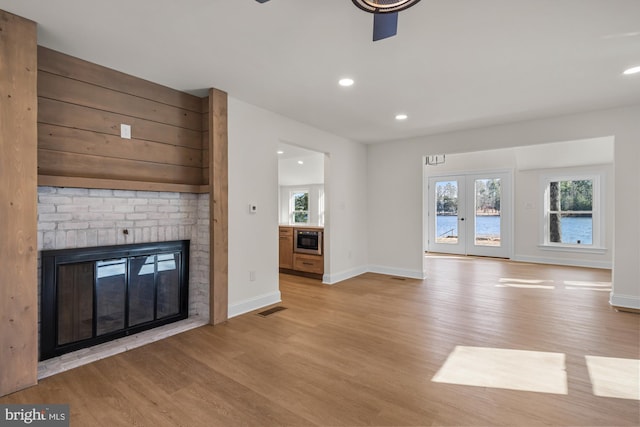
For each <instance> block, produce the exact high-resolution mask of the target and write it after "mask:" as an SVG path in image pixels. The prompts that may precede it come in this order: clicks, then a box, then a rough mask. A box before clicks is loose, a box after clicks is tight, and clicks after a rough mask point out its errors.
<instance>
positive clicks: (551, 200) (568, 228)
mask: <svg viewBox="0 0 640 427" xmlns="http://www.w3.org/2000/svg"><path fill="white" fill-rule="evenodd" d="M597 192H598V180H597V179H596V178H574V179H550V180H548V181H547V185H546V189H545V207H546V209H545V219H546V221H545V223H546V229H545V244H549V245H575V246H577V245H596V244H597V243H598V242H597V237H598V236H597V234H598V233H597V231H598V230H597V224H598V221H597V218H596V217H597V212H598V209H597V204H598V198H597V197H596V194H597Z"/></svg>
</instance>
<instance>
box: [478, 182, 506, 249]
mask: <svg viewBox="0 0 640 427" xmlns="http://www.w3.org/2000/svg"><path fill="white" fill-rule="evenodd" d="M474 192H475V204H474V215H475V217H474V221H473V222H474V233H473V234H474V239H475V242H474V244H475V245H478V246H491V247H495V246H501V239H500V237H501V234H502V233H501V230H500V228H501V227H500V226H501V215H500V213H501V210H500V199H501V179H500V178H491V179H488V178H484V179H476V180H474Z"/></svg>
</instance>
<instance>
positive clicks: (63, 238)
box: [55, 231, 67, 249]
mask: <svg viewBox="0 0 640 427" xmlns="http://www.w3.org/2000/svg"><path fill="white" fill-rule="evenodd" d="M66 244H67V233H66V232H64V231H56V242H55V247H56V249H64V248H65V247H66V246H65V245H66Z"/></svg>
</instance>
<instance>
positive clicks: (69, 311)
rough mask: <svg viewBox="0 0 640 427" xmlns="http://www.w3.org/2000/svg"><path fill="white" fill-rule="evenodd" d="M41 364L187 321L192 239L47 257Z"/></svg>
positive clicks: (53, 253) (44, 254)
mask: <svg viewBox="0 0 640 427" xmlns="http://www.w3.org/2000/svg"><path fill="white" fill-rule="evenodd" d="M41 259H42V292H41V297H40V303H41V308H40V312H41V331H40V360H46V359H49V358H52V357H55V356H59V355H62V354H65V353H68V352H71V351H75V350H79V349H81V348H85V347H90V346H93V345H96V344H100V343H103V342H106V341H110V340H113V339H116V338H121V337H123V336H127V335H130V334H133V333H137V332H141V331H143V330H147V329H151V328H154V327H157V326H161V325H165V324H167V323H171V322H175V321H178V320H182V319H186V318H187V316H188V300H189V296H188V292H189V286H188V277H189V272H188V266H189V241H188V240H180V241H171V242H161V243H142V244H132V245H118V246H104V247H92V248H77V249H62V250H51V251H43V252H42V254H41Z"/></svg>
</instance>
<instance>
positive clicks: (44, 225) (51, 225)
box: [38, 221, 56, 231]
mask: <svg viewBox="0 0 640 427" xmlns="http://www.w3.org/2000/svg"><path fill="white" fill-rule="evenodd" d="M55 229H56V223H55V222H40V221H38V231H49V230H55Z"/></svg>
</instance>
